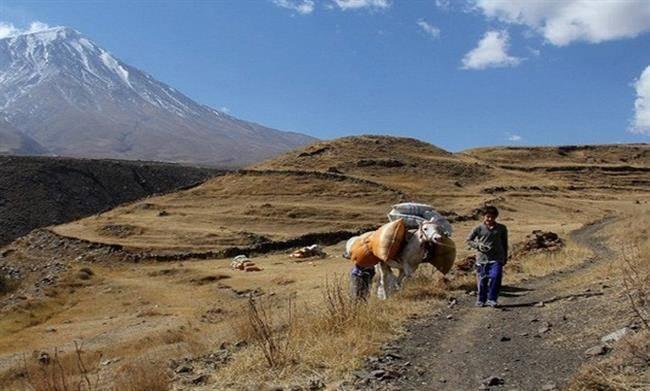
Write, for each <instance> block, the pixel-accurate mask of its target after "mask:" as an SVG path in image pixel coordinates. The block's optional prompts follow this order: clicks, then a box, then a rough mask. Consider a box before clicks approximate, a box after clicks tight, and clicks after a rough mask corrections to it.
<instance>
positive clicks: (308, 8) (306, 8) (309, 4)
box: [273, 0, 314, 15]
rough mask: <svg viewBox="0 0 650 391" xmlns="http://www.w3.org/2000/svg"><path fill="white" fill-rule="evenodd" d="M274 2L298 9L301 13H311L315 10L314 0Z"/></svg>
mask: <svg viewBox="0 0 650 391" xmlns="http://www.w3.org/2000/svg"><path fill="white" fill-rule="evenodd" d="M273 4H275V5H277V6H278V7H282V8H287V9H290V10H292V11H296V12H298V13H299V14H301V15H309V14H311V13H312V12H314V1H313V0H273Z"/></svg>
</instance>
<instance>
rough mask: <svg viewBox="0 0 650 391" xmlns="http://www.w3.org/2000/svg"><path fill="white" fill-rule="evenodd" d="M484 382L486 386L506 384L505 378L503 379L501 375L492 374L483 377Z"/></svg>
mask: <svg viewBox="0 0 650 391" xmlns="http://www.w3.org/2000/svg"><path fill="white" fill-rule="evenodd" d="M483 384H484V385H486V386H499V385H502V384H505V380H503V378H502V377H499V376H490V377H488V378H485V379H483Z"/></svg>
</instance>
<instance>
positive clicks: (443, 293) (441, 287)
mask: <svg viewBox="0 0 650 391" xmlns="http://www.w3.org/2000/svg"><path fill="white" fill-rule="evenodd" d="M450 287H451V286H450V283H449V281H448V280H447V279H446V278H445V277H444V276H442V275H441V274H439V273H438V272H437V271H436V269H434V268H426V269H425V268H422V267H420V268H419V269H418V271H417V272H416V273H415V275H414V276H413V277H412V278H411V279H409V280H408V281H407V282H406V284H405V286H404V288H403V289H402V290H401V291H400V292H399V293H398V296H399V298H400V299H401V300H416V301H420V300H431V299H444V298H446V297H447V291H448V290H449V288H450Z"/></svg>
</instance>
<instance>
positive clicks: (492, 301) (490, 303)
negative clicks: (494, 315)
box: [485, 300, 498, 308]
mask: <svg viewBox="0 0 650 391" xmlns="http://www.w3.org/2000/svg"><path fill="white" fill-rule="evenodd" d="M485 304H487V305H488V306H490V307H492V308H496V307H497V305H498V304H497V302H496V301H494V300H488V301H487V302H486V303H485Z"/></svg>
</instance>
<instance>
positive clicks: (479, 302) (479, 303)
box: [474, 301, 485, 307]
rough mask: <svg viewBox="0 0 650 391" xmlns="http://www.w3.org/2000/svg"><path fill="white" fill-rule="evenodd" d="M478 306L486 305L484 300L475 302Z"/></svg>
mask: <svg viewBox="0 0 650 391" xmlns="http://www.w3.org/2000/svg"><path fill="white" fill-rule="evenodd" d="M474 305H475V306H477V307H485V303H484V302H482V301H477V302H476V304H474Z"/></svg>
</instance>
